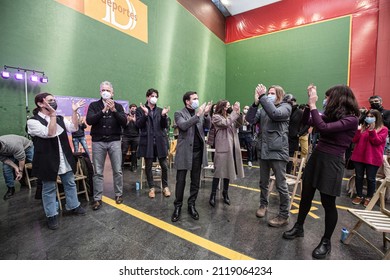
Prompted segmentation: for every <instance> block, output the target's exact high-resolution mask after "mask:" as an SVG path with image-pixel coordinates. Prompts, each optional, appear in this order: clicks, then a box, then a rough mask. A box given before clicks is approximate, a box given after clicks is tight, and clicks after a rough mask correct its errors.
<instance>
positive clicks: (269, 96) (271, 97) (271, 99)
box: [267, 94, 276, 103]
mask: <svg viewBox="0 0 390 280" xmlns="http://www.w3.org/2000/svg"><path fill="white" fill-rule="evenodd" d="M267 98H268V100H269V101H271V102H272V103H275V100H276V94H268V95H267Z"/></svg>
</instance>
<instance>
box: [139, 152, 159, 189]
mask: <svg viewBox="0 0 390 280" xmlns="http://www.w3.org/2000/svg"><path fill="white" fill-rule="evenodd" d="M145 172H146V171H145V158H142V159H141V178H140V189H142V186H143V182H144V181H145V179H146V178H145V176H146V173H145ZM152 174H153V180H154V181H159V182H160V187H161V188H162V179H161V175H162V173H161V166H160V164H159V163H158V162H153V164H152Z"/></svg>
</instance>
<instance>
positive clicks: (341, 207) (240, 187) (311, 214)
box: [229, 184, 350, 219]
mask: <svg viewBox="0 0 390 280" xmlns="http://www.w3.org/2000/svg"><path fill="white" fill-rule="evenodd" d="M229 186H232V187H236V188H239V189H245V190H250V191H254V192H260V190H259V189H255V188H251V187H246V186H240V185H236V184H229ZM270 195H278V194H276V193H270ZM294 200H301V198H300V197H295V199H294ZM312 203H314V204H318V205H322V204H321V201H317V200H313V201H312ZM292 205H293V206H295V207H296V208H298V209H299V205H298V204H296V203H295V202H293V204H292ZM336 208H338V209H341V210H348V209H349V208H350V207H345V206H339V205H336ZM298 209H293V210H291V211H290V212H291V213H292V214H297V213H298V211H299V210H298ZM311 210H318V208H317V207H311V208H310V211H311ZM309 215H310V216H311V217H313V218H314V219H319V218H320V217H319V216H317V215H316V214H314V213H312V212H309Z"/></svg>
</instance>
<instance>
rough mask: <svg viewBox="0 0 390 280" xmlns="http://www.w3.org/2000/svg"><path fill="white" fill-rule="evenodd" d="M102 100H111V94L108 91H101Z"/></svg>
mask: <svg viewBox="0 0 390 280" xmlns="http://www.w3.org/2000/svg"><path fill="white" fill-rule="evenodd" d="M102 98H103V99H104V100H107V99H110V98H111V92H109V91H102Z"/></svg>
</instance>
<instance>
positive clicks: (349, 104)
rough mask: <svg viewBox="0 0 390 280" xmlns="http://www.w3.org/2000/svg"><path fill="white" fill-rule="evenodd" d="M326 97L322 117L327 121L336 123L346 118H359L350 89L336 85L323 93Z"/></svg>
mask: <svg viewBox="0 0 390 280" xmlns="http://www.w3.org/2000/svg"><path fill="white" fill-rule="evenodd" d="M325 95H326V96H329V97H328V103H327V104H326V107H325V111H324V115H325V116H326V117H327V119H328V120H329V121H338V120H340V119H342V118H344V117H346V116H351V115H352V116H356V117H359V115H360V111H359V105H358V103H357V100H356V98H355V95H354V94H353V91H352V90H351V88H350V87H348V86H346V85H337V86H334V87H331V88H330V89H328V90H327V91H326V93H325Z"/></svg>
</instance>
